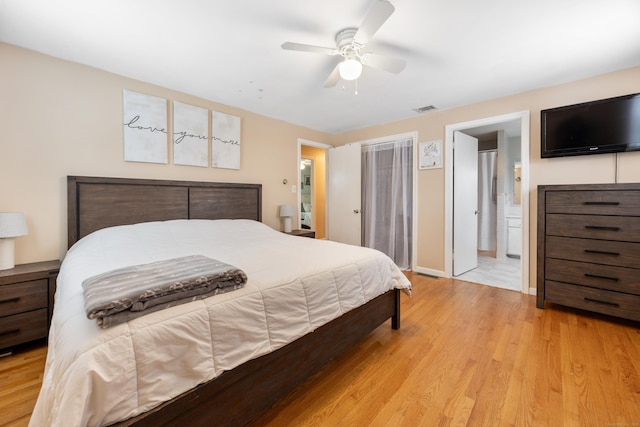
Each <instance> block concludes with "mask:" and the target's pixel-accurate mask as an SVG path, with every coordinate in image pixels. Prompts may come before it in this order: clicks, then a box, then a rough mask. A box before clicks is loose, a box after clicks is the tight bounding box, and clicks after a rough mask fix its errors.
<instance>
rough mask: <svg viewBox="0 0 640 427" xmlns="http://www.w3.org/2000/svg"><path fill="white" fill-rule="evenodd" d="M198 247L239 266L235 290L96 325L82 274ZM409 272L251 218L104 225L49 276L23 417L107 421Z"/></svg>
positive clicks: (35, 422) (271, 344)
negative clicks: (40, 353)
mask: <svg viewBox="0 0 640 427" xmlns="http://www.w3.org/2000/svg"><path fill="white" fill-rule="evenodd" d="M191 254H202V255H205V256H209V257H211V258H214V259H218V260H221V261H223V262H226V263H229V264H232V265H234V266H236V267H238V268H240V269H242V270H243V271H244V272H245V273H246V274H247V277H248V282H247V284H246V286H245V287H244V288H242V289H239V290H236V291H233V292H230V293H227V294H222V295H217V296H214V297H211V298H208V299H205V300H201V301H196V302H191V303H188V304H184V305H180V306H176V307H172V308H169V309H166V310H161V311H158V312H155V313H150V314H148V315H145V316H142V317H141V318H138V319H135V320H132V321H130V322H128V323H124V324H120V325H117V326H114V327H112V328H109V329H101V328H99V327H98V326H97V324H96V322H95V321H94V320H89V319H87V317H86V314H85V311H84V301H83V294H82V287H81V284H82V281H83V280H84V279H86V278H88V277H91V276H94V275H96V274H99V273H103V272H106V271H109V270H113V269H116V268H120V267H125V266H130V265H137V264H145V263H150V262H154V261H159V260H163V259H169V258H174V257H180V256H186V255H191ZM410 286H411V285H410V283H409V281H408V280H407V279H406V277H405V276H404V275H403V274H402V272H400V271H399V269H398V268H397V267H396V266H395V264H393V262H392V261H391V260H390V259H389V258H388V257H386V256H385V255H383V254H382V253H380V252H378V251H375V250H372V249H367V248H360V247H355V246H349V245H343V244H339V243H335V242H330V241H321V240H313V239H308V238H303V237H296V236H290V235H287V234H284V233H280V232H277V231H275V230H273V229H271V228H269V227H268V226H266V225H264V224H262V223H259V222H255V221H248V220H218V221H205V220H191V221H188V220H179V221H167V222H152V223H144V224H136V225H129V226H121V227H113V228H109V229H105V230H100V231H97V232H95V233H93V234H91V235H89V236H87V237H85V238H84V239H82V240H80V241H79V242H77V243H76V244H75V245H74V246H73V247H72V248H71V249H70V250H69V252H68V253H67V256H66V258H65V260H64V262H63V264H62V267H61V269H60V274H59V276H58V288H57V292H56V295H55V310H54V314H53V320H52V326H51V331H50V335H49V350H48V354H47V362H46V368H45V374H44V379H43V384H42V390H41V391H40V396H39V398H38V401H37V404H36V407H35V409H34V412H33V416H32V418H31V422H30V426H47V427H54V426H65V427H66V426H72V425H73V426H85V425H91V426H95V425H105V424H110V423H113V422H116V421H119V420H123V419H126V418H129V417H132V416H135V415H137V414H140V413H142V412H145V411H147V410H149V409H151V408H153V407H154V406H157V405H158V404H160V403H162V402H163V401H166V400H168V399H170V398H172V397H175V396H177V395H179V394H181V393H183V392H184V391H187V390H189V389H191V388H193V387H194V386H196V385H198V384H200V383H203V382H205V381H208V380H210V379H212V378H215V377H216V376H218V375H220V374H221V373H222V372H223V371H225V370H229V369H232V368H234V367H236V366H238V365H240V364H242V363H243V362H246V361H247V360H250V359H253V358H256V357H258V356H261V355H263V354H266V353H269V352H271V351H273V350H275V349H278V348H279V347H282V346H284V345H286V344H287V343H289V342H291V341H293V340H295V339H296V338H299V337H300V336H302V335H305V334H307V333H309V332H311V331H313V330H315V329H316V328H318V327H319V326H321V325H323V324H325V323H327V322H329V321H331V320H332V319H334V318H336V317H338V316H340V315H341V314H343V313H345V312H346V311H349V310H351V309H353V308H355V307H358V306H360V305H362V304H364V303H365V302H367V301H369V300H371V299H373V298H375V297H376V296H378V295H380V294H382V293H384V292H385V291H387V290H389V289H393V288H403V289H410Z"/></svg>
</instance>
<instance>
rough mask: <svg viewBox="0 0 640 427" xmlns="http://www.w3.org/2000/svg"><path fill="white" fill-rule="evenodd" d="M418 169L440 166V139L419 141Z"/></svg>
mask: <svg viewBox="0 0 640 427" xmlns="http://www.w3.org/2000/svg"><path fill="white" fill-rule="evenodd" d="M418 149H419V150H420V151H419V153H418V158H419V165H418V168H419V169H439V168H442V140H441V139H438V140H435V141H427V142H421V143H420V145H419V148H418Z"/></svg>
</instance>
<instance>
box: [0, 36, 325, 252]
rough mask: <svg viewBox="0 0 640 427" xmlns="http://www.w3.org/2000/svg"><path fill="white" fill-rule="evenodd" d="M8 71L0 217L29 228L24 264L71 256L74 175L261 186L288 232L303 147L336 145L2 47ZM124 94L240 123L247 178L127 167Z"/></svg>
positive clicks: (0, 121)
mask: <svg viewBox="0 0 640 427" xmlns="http://www.w3.org/2000/svg"><path fill="white" fill-rule="evenodd" d="M0 64H1V65H0V76H1V77H2V78H0V211H22V212H24V213H25V215H26V217H27V225H28V227H29V235H28V236H25V237H19V238H17V239H16V244H15V246H16V263H25V262H32V261H41V260H47V259H58V258H60V257H62V256H63V255H64V253H65V251H66V245H67V225H66V221H67V212H66V176H67V175H88V176H112V177H131V178H151V179H179V180H196V181H222V182H251V183H260V184H262V186H263V187H262V191H263V212H262V214H263V221H264V222H265V223H266V224H267V225H269V226H271V227H273V228H276V229H281V228H282V226H281V224H280V218H279V217H278V216H277V213H278V206H279V205H280V204H283V203H292V204H295V203H296V194H294V193H291V187H290V186H289V185H283V184H282V180H283V179H287V180H288V181H289V182H297V180H298V174H299V171H300V170H299V167H297V144H298V138H305V139H308V140H312V141H318V142H323V143H329V142H330V136H328V135H327V134H324V133H321V132H317V131H313V130H310V129H307V128H303V127H300V126H294V125H291V124H288V123H284V122H282V121H278V120H274V119H270V118H267V117H264V116H260V115H257V114H254V113H251V112H249V111H244V110H240V109H237V108H233V107H230V106H226V105H220V104H216V103H213V102H210V101H206V100H203V99H200V98H197V97H194V96H190V95H186V94H184V93H179V92H175V91H171V90H168V89H165V88H161V87H157V86H153V85H151V84H147V83H143V82H139V81H135V80H132V79H128V78H124V77H121V76H118V75H114V74H111V73H107V72H104V71H100V70H97V69H94V68H90V67H86V66H82V65H79V64H75V63H71V62H67V61H63V60H60V59H56V58H52V57H49V56H45V55H41V54H38V53H35V52H32V51H28V50H25V49H21V48H18V47H15V46H11V45H7V44H2V43H0ZM123 89H127V90H133V91H137V92H141V93H146V94H149V95H154V96H158V97H163V98H166V99H168V100H170V101H173V100H175V101H180V102H184V103H187V104H191V105H196V106H199V107H203V108H208V109H209V110H216V111H221V112H225V113H229V114H233V115H236V116H239V117H241V118H242V129H241V131H242V146H241V150H242V151H241V156H242V157H241V169H240V170H224V169H214V168H200V167H193V166H177V165H172V164H168V165H164V164H145V163H134V162H125V161H124V160H123V143H122V90H123ZM169 105H170V104H169ZM169 126H171V124H169ZM169 158H171V152H170V155H169Z"/></svg>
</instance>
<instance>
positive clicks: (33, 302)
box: [0, 279, 49, 316]
mask: <svg viewBox="0 0 640 427" xmlns="http://www.w3.org/2000/svg"><path fill="white" fill-rule="evenodd" d="M47 285H48V280H47V279H40V280H31V281H29V282H20V283H14V284H11V285H5V286H0V316H9V315H12V314H16V313H23V312H25V311H31V310H36V309H38V308H46V307H47V304H48V295H49V294H48V289H47Z"/></svg>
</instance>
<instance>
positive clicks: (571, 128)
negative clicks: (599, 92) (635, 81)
mask: <svg viewBox="0 0 640 427" xmlns="http://www.w3.org/2000/svg"><path fill="white" fill-rule="evenodd" d="M540 115H541V117H540V119H541V125H542V129H541V134H540V137H541V138H540V139H541V143H542V147H541V157H542V158H548V157H563V156H580V155H583V154H601V153H617V152H621V151H636V150H640V93H637V94H632V95H626V96H619V97H615V98H609V99H601V100H598V101H591V102H585V103H582V104H575V105H567V106H564V107H557V108H550V109H547V110H542V111H541V113H540Z"/></svg>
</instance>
